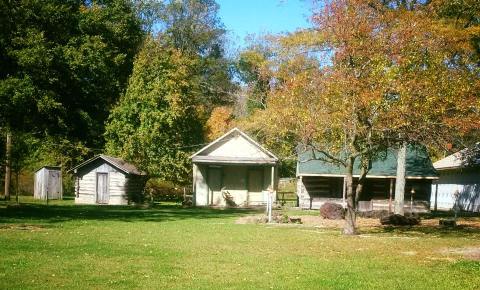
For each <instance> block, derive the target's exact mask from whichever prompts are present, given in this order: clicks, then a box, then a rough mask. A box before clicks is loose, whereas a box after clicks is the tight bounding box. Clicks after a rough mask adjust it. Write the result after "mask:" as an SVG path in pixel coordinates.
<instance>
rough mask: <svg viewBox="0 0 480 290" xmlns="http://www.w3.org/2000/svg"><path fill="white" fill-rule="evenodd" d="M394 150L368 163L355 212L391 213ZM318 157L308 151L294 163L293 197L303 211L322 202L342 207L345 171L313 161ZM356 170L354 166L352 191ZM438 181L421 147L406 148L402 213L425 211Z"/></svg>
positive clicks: (301, 154)
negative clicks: (295, 189)
mask: <svg viewBox="0 0 480 290" xmlns="http://www.w3.org/2000/svg"><path fill="white" fill-rule="evenodd" d="M396 153H397V151H396V150H394V149H388V150H385V152H383V153H381V154H379V156H378V157H377V158H376V159H375V160H373V161H372V166H371V169H370V170H369V172H368V174H367V181H366V184H365V187H364V190H363V193H362V195H361V196H360V200H359V202H358V211H361V212H371V211H390V212H392V211H393V208H394V194H395V178H396V171H397V158H396ZM315 156H320V154H316V153H315V152H313V151H311V150H307V151H303V152H300V153H299V155H298V161H297V174H296V175H297V196H298V199H299V206H300V207H301V208H303V209H318V208H320V206H321V205H322V204H324V203H325V202H334V203H338V204H341V205H343V206H344V207H346V182H345V168H343V167H340V166H337V165H335V164H333V163H328V162H324V161H322V160H319V159H317V158H315ZM359 173H360V167H359V162H358V160H356V161H355V163H354V172H353V175H354V190H355V188H356V184H357V182H358V177H359ZM437 178H438V174H437V172H436V170H435V168H434V167H433V165H432V162H431V160H430V158H429V156H428V153H427V151H426V149H425V148H422V147H418V146H408V147H407V158H406V184H405V203H404V206H405V208H404V209H405V212H411V211H413V212H428V211H429V209H430V195H431V184H432V181H433V180H436V179H437Z"/></svg>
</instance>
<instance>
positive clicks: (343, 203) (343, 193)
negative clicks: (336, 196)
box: [342, 176, 347, 208]
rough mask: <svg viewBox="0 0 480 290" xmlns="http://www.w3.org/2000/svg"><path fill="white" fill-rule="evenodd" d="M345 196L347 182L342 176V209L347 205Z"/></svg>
mask: <svg viewBox="0 0 480 290" xmlns="http://www.w3.org/2000/svg"><path fill="white" fill-rule="evenodd" d="M346 194H347V180H346V179H345V176H344V177H343V188H342V205H343V208H345V207H346V205H347V203H346V202H345V198H346Z"/></svg>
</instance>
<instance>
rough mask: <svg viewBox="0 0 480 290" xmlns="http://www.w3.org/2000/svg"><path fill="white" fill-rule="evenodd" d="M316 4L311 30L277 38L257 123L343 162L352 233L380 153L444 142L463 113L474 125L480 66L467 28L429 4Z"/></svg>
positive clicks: (345, 0)
mask: <svg viewBox="0 0 480 290" xmlns="http://www.w3.org/2000/svg"><path fill="white" fill-rule="evenodd" d="M320 7H321V8H320V9H319V10H315V11H314V13H313V17H312V19H313V23H314V29H312V30H308V31H301V32H298V33H295V34H292V35H289V36H286V37H283V38H280V39H279V47H280V50H279V51H278V52H277V55H278V57H277V61H278V63H277V66H276V70H275V72H276V76H275V82H274V86H273V89H272V90H271V91H270V93H269V96H268V98H267V103H266V104H267V105H266V109H265V110H262V111H258V112H257V114H256V115H255V116H254V118H253V119H254V120H255V122H256V123H257V124H262V126H261V129H259V130H262V131H263V134H265V135H266V136H272V138H282V137H283V136H285V137H288V138H289V139H290V140H291V139H292V136H293V142H295V143H299V144H301V145H302V147H303V149H304V150H313V151H314V152H315V158H318V159H322V160H324V161H327V162H332V163H335V164H337V165H339V166H341V167H343V168H345V176H346V183H347V215H346V225H345V228H344V233H345V234H355V233H356V222H355V220H356V202H357V201H358V197H359V195H360V194H361V191H362V189H363V184H364V182H365V178H366V174H367V173H368V170H369V169H370V163H371V160H372V159H373V158H376V155H377V154H378V153H379V152H380V151H382V150H384V148H385V147H387V146H392V145H396V144H399V143H402V142H403V141H409V142H419V143H423V142H430V141H432V140H433V139H434V138H433V137H434V136H438V135H441V136H442V138H441V139H442V140H446V139H448V138H449V137H451V136H453V135H455V134H454V133H455V132H454V131H453V130H452V129H453V128H452V127H453V126H452V125H454V124H455V125H456V126H458V125H459V124H461V126H472V125H466V124H465V120H466V119H467V120H471V122H472V123H473V124H478V107H479V106H478V99H477V97H476V95H475V90H476V88H477V86H478V71H477V70H476V67H475V66H473V65H472V64H471V59H469V54H470V52H471V50H472V47H471V44H470V42H469V41H468V40H467V39H468V35H466V34H467V33H468V32H466V31H465V30H462V31H457V29H456V28H455V27H453V26H451V25H449V24H448V23H444V22H442V21H439V20H438V19H436V18H435V17H434V15H433V14H434V11H431V10H429V7H428V6H426V7H425V8H424V9H418V10H406V9H390V8H389V7H386V6H385V5H384V4H383V3H382V1H367V0H335V1H323V5H321V6H320ZM462 120H463V121H462ZM259 128H260V126H259ZM429 131H430V132H429ZM439 140H440V138H439ZM355 160H358V161H360V162H359V164H360V169H361V173H360V176H359V178H358V186H357V187H356V190H354V186H353V169H354V162H355Z"/></svg>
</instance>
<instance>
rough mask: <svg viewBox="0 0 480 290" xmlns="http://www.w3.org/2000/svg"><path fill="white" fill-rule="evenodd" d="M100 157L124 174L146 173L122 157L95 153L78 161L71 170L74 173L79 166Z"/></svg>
mask: <svg viewBox="0 0 480 290" xmlns="http://www.w3.org/2000/svg"><path fill="white" fill-rule="evenodd" d="M99 159H102V160H103V161H105V162H107V163H108V164H110V165H111V166H113V167H115V168H117V169H118V170H120V171H123V172H124V173H126V174H133V175H147V174H146V173H145V172H143V171H140V170H139V169H137V167H136V166H135V165H133V164H131V163H128V162H126V161H124V160H123V159H120V158H117V157H113V156H108V155H104V154H100V155H97V156H95V157H93V158H90V159H88V160H87V161H85V162H83V163H80V164H79V165H77V166H75V167H73V168H72V169H71V170H73V171H74V172H75V173H76V172H77V171H78V169H79V168H82V167H84V166H86V165H88V164H90V163H92V162H94V161H96V160H99Z"/></svg>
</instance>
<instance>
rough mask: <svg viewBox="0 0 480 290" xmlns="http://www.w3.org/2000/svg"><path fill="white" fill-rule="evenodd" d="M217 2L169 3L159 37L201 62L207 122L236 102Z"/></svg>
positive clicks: (190, 0)
mask: <svg viewBox="0 0 480 290" xmlns="http://www.w3.org/2000/svg"><path fill="white" fill-rule="evenodd" d="M218 9H219V6H218V4H217V3H216V2H215V1H214V0H180V1H179V0H167V1H166V4H165V9H164V11H163V15H162V17H161V18H162V25H161V26H162V29H160V31H159V34H160V35H161V37H162V38H163V39H164V41H165V42H166V43H168V44H169V45H171V46H173V47H175V48H176V49H178V50H179V51H181V52H182V54H184V55H189V56H190V57H195V58H198V59H199V61H198V62H197V66H198V72H199V77H200V78H201V86H200V88H201V94H200V95H199V96H198V98H200V102H199V104H201V106H202V107H203V109H204V112H205V119H207V118H208V116H209V115H210V112H211V110H212V109H213V108H214V107H216V106H219V105H227V104H230V103H231V102H232V97H231V93H232V91H234V90H235V88H236V86H235V85H234V83H233V82H232V72H231V61H230V60H229V59H228V58H227V57H226V52H225V45H226V38H225V35H226V30H225V28H224V26H223V23H222V22H221V20H220V17H219V15H218Z"/></svg>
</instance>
